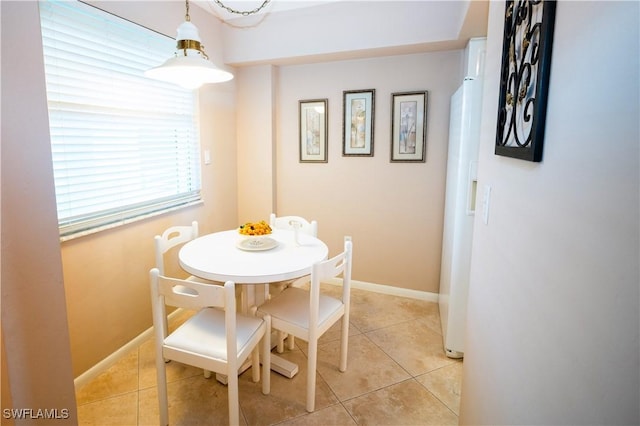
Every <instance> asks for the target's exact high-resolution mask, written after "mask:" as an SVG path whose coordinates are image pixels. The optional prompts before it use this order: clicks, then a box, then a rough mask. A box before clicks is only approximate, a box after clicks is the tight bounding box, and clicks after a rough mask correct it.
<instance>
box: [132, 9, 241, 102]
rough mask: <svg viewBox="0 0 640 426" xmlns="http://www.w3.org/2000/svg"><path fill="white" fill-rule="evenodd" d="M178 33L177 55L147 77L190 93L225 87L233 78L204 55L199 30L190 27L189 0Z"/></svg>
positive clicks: (150, 71) (146, 74)
mask: <svg viewBox="0 0 640 426" xmlns="http://www.w3.org/2000/svg"><path fill="white" fill-rule="evenodd" d="M177 33H178V34H177V36H176V52H175V55H174V56H173V57H172V58H169V59H168V60H167V61H166V62H165V63H164V64H162V65H160V66H157V67H155V68H151V69H150V70H147V71H146V72H145V73H144V74H145V76H147V77H149V78H153V79H156V80H162V81H167V82H169V83H175V84H177V85H179V86H181V87H184V88H185V89H191V90H193V89H197V88H199V87H200V86H202V85H203V84H205V83H222V82H225V81H229V80H231V79H232V78H233V74H231V73H230V72H228V71H225V70H223V69H220V68H218V67H216V66H215V65H214V64H213V63H212V62H211V61H210V60H209V57H208V56H207V54H206V53H205V52H204V46H202V44H201V40H200V35H199V34H198V28H196V26H195V25H193V24H192V23H191V17H190V16H189V0H186V14H185V21H184V22H183V23H182V24H180V26H179V27H178V31H177Z"/></svg>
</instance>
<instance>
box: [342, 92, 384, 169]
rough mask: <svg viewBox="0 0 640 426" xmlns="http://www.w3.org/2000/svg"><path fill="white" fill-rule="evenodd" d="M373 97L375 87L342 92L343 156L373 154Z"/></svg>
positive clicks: (374, 95) (370, 155) (369, 155)
mask: <svg viewBox="0 0 640 426" xmlns="http://www.w3.org/2000/svg"><path fill="white" fill-rule="evenodd" d="M375 98H376V91H375V89H368V90H349V91H344V92H343V114H344V116H343V120H342V155H343V156H368V157H372V156H373V123H374V109H375V100H376V99H375Z"/></svg>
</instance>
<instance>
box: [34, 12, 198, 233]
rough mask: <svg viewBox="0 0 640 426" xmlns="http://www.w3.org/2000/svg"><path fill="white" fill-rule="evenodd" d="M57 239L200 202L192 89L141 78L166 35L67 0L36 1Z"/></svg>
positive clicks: (163, 48) (165, 48)
mask: <svg viewBox="0 0 640 426" xmlns="http://www.w3.org/2000/svg"><path fill="white" fill-rule="evenodd" d="M40 17H41V26H42V41H43V50H44V62H45V74H46V85H47V100H48V107H49V125H50V131H51V148H52V157H53V168H54V180H55V189H56V199H57V206H58V221H59V226H60V235H61V238H62V239H68V238H71V237H72V236H75V235H83V234H85V233H89V232H95V231H97V230H100V229H104V228H105V227H113V226H116V225H119V224H123V223H128V222H130V221H132V220H135V219H136V218H141V217H146V216H148V215H150V214H154V213H157V212H163V211H166V210H168V209H173V208H177V207H180V206H184V205H189V204H192V203H195V202H198V201H199V200H200V189H201V183H200V163H199V157H200V155H199V139H198V138H199V135H198V121H197V101H198V99H197V92H195V91H188V90H185V89H182V88H179V87H177V86H173V85H170V84H168V83H164V82H158V81H155V80H151V79H148V78H146V77H145V76H144V71H145V70H146V69H149V68H152V67H153V66H156V65H158V64H160V63H162V62H164V60H166V58H167V56H168V55H170V54H171V52H173V51H174V50H175V41H174V40H173V39H171V38H169V37H167V36H164V35H161V34H158V33H156V32H153V31H151V30H149V29H147V28H144V27H141V26H139V25H136V24H134V23H132V22H129V21H126V20H124V19H121V18H119V17H117V16H114V15H111V14H109V13H106V12H104V11H102V10H99V9H96V8H94V7H92V6H88V5H86V4H83V3H80V2H77V1H74V2H69V1H41V2H40Z"/></svg>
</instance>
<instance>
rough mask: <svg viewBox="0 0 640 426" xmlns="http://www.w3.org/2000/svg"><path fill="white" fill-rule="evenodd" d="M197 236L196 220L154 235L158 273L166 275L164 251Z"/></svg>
mask: <svg viewBox="0 0 640 426" xmlns="http://www.w3.org/2000/svg"><path fill="white" fill-rule="evenodd" d="M196 238H198V222H197V221H195V220H194V221H193V222H191V225H189V226H187V225H177V226H171V227H169V228H167V229H165V230H164V232H163V233H162V234H161V235H156V236H155V237H154V238H153V241H154V245H155V255H156V268H158V271H160V275H166V273H165V267H164V261H165V259H164V258H165V255H166V253H167V252H168V251H169V250H171V249H173V248H174V247H177V246H179V245H181V244H184V243H186V242H188V241H191V240H193V239H196ZM186 279H187V280H188V281H197V282H202V283H207V284H216V285H223V284H224V283H222V282H218V281H207V280H205V279H203V278H199V277H195V276H193V275H190V276H189V277H187V278H186ZM181 291H182V292H183V293H189V292H190V290H189V289H188V288H182V289H181ZM164 321H165V327H167V328H168V319H167V318H166V317H165V320H164ZM204 376H205V377H206V378H207V379H208V378H209V377H210V376H211V372H210V371H206V370H205V371H204Z"/></svg>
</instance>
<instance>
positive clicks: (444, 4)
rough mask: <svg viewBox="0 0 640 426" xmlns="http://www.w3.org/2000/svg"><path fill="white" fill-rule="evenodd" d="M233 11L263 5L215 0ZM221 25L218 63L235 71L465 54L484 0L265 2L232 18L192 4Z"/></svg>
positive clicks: (480, 21)
mask: <svg viewBox="0 0 640 426" xmlns="http://www.w3.org/2000/svg"><path fill="white" fill-rule="evenodd" d="M220 1H222V3H223V4H224V5H225V6H228V7H230V8H232V9H235V10H238V11H247V10H253V9H255V8H257V7H259V6H260V5H261V4H262V3H263V0H243V1H240V0H234V1H227V0H220ZM193 2H194V3H195V4H196V5H198V6H200V7H201V8H203V9H205V10H206V11H207V12H208V13H210V14H211V15H213V16H214V17H215V18H216V19H218V20H220V21H221V22H223V30H222V34H223V45H224V46H225V52H224V53H223V56H224V58H223V59H224V62H225V63H227V64H229V65H234V66H245V65H255V64H262V63H271V64H292V63H310V62H319V61H331V60H345V59H359V58H368V57H376V56H392V55H398V54H410V53H422V52H430V51H438V50H450V49H460V48H463V47H464V46H465V45H466V43H467V41H468V40H469V38H472V37H484V36H486V32H487V14H488V9H489V0H441V1H435V0H413V1H402V0H306V1H305V0H271V1H270V2H269V3H268V4H267V5H266V6H265V7H264V8H263V9H262V10H261V11H260V12H259V13H256V14H252V15H250V16H241V15H237V14H232V13H229V12H227V11H225V10H224V9H222V8H221V7H220V6H219V5H218V4H216V3H215V1H214V0H193Z"/></svg>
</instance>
